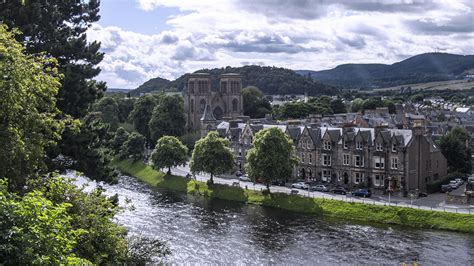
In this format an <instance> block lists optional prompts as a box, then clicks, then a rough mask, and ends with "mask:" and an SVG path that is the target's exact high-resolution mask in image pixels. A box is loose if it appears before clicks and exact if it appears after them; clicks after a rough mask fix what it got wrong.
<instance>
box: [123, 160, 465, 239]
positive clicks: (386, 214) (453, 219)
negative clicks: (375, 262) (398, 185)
mask: <svg viewBox="0 0 474 266" xmlns="http://www.w3.org/2000/svg"><path fill="white" fill-rule="evenodd" d="M114 165H115V166H116V167H117V168H118V169H119V170H120V171H122V172H123V173H126V174H128V175H131V176H134V177H136V178H138V179H139V180H141V181H143V182H145V183H147V184H150V185H152V186H157V187H160V188H166V189H171V190H177V191H182V192H186V193H190V194H198V195H203V196H207V197H213V198H219V199H225V200H232V201H239V202H246V203H250V204H257V205H262V206H268V207H275V208H280V209H285V210H290V211H296V212H303V213H315V214H323V215H326V216H332V217H339V218H344V219H352V220H358V221H368V222H376V223H384V224H397V225H405V226H411V227H419V228H433V229H446V230H452V231H459V232H466V233H474V216H473V215H468V214H457V213H445V212H436V211H426V210H417V209H411V208H402V207H393V206H391V207H388V206H380V205H368V204H361V203H350V202H343V201H338V200H330V199H314V198H307V197H302V196H298V195H288V194H283V193H272V194H270V195H263V194H262V193H261V192H260V191H254V190H248V189H242V188H240V187H230V186H225V185H219V184H216V185H214V186H212V187H209V186H207V184H206V183H204V182H200V181H195V180H189V179H185V178H182V177H178V176H166V177H165V175H164V174H163V173H160V172H158V171H155V170H153V169H152V168H151V167H150V166H147V165H145V164H144V163H142V162H136V163H132V162H131V161H128V160H125V161H114Z"/></svg>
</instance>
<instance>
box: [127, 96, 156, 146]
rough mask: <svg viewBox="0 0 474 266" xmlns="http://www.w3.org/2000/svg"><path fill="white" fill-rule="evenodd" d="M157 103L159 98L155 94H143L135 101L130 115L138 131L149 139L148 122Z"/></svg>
mask: <svg viewBox="0 0 474 266" xmlns="http://www.w3.org/2000/svg"><path fill="white" fill-rule="evenodd" d="M156 104H157V99H156V98H155V97H154V96H152V95H149V94H147V95H145V96H142V97H140V98H138V100H137V101H136V102H135V103H134V105H133V110H132V112H131V113H130V115H129V117H128V119H129V120H130V122H131V123H132V124H133V126H134V127H135V129H136V130H137V132H138V133H140V134H142V135H143V136H144V137H145V138H146V139H147V140H149V139H150V130H149V127H148V124H149V122H150V119H151V117H152V112H153V109H154V108H155V106H156Z"/></svg>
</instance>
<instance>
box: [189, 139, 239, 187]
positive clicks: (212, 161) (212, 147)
mask: <svg viewBox="0 0 474 266" xmlns="http://www.w3.org/2000/svg"><path fill="white" fill-rule="evenodd" d="M190 167H191V171H192V172H193V173H195V172H206V173H209V174H211V179H210V182H211V183H214V179H213V177H214V175H220V174H224V173H226V172H228V171H230V170H232V168H233V167H234V155H233V154H232V151H231V150H230V148H229V141H228V140H226V139H223V138H220V137H219V135H218V134H217V132H215V131H211V132H209V133H208V134H207V136H206V137H204V138H202V139H200V140H198V141H197V142H196V145H195V146H194V150H193V155H192V158H191V163H190Z"/></svg>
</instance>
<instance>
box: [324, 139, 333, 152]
mask: <svg viewBox="0 0 474 266" xmlns="http://www.w3.org/2000/svg"><path fill="white" fill-rule="evenodd" d="M323 148H324V149H325V150H327V151H330V150H331V141H329V140H325V141H323Z"/></svg>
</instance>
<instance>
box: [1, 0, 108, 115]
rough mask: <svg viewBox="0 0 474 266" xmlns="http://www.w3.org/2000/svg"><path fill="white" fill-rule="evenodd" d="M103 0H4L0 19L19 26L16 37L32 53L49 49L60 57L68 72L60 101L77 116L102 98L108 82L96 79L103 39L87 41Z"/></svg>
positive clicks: (48, 52)
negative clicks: (88, 31) (99, 41)
mask: <svg viewBox="0 0 474 266" xmlns="http://www.w3.org/2000/svg"><path fill="white" fill-rule="evenodd" d="M98 12H99V0H90V1H62V0H49V1H1V2H0V21H2V22H3V23H5V24H6V25H8V26H9V27H10V28H18V29H20V30H21V32H22V33H21V34H18V35H17V36H16V39H17V40H18V41H19V42H21V43H25V44H26V50H27V51H28V52H29V53H31V54H36V53H42V52H46V53H47V55H48V57H49V56H52V57H54V58H57V59H58V61H59V72H60V73H62V74H64V78H63V79H62V80H61V84H62V86H61V88H60V90H59V94H58V102H57V105H58V107H59V109H60V110H61V111H63V112H64V113H66V114H70V115H72V116H74V117H81V116H84V115H85V114H86V112H87V108H88V107H89V105H90V104H91V103H92V102H94V101H95V100H96V99H97V98H100V97H101V96H102V94H103V92H104V91H105V83H104V82H97V81H95V80H93V78H94V77H95V76H97V75H98V74H99V73H100V68H98V67H97V64H99V63H100V62H101V61H102V59H103V56H104V54H103V53H101V52H99V48H100V43H98V42H92V43H89V42H87V36H86V31H87V29H88V28H89V27H90V26H91V24H92V23H94V22H96V21H98V20H99V18H100V16H99V15H98Z"/></svg>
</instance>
